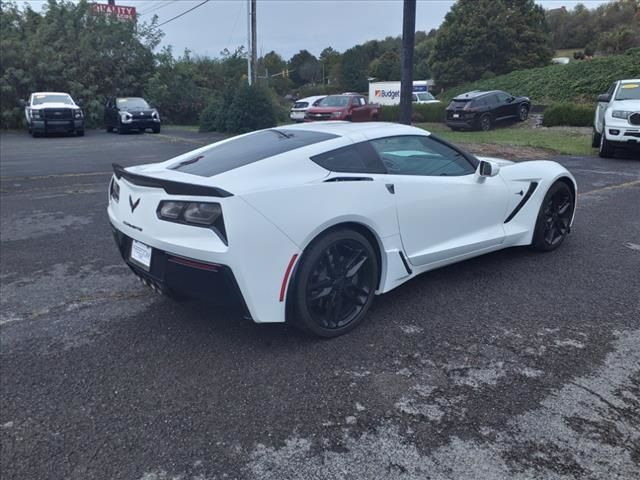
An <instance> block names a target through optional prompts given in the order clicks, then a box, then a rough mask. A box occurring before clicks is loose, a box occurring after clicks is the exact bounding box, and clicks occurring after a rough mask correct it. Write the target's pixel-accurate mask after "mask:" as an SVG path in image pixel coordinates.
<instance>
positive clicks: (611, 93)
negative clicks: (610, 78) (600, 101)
mask: <svg viewBox="0 0 640 480" xmlns="http://www.w3.org/2000/svg"><path fill="white" fill-rule="evenodd" d="M617 84H618V82H613V83H612V84H611V85H610V86H609V90H607V95H609V96H613V92H614V91H615V89H616V85H617Z"/></svg>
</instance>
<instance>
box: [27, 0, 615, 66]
mask: <svg viewBox="0 0 640 480" xmlns="http://www.w3.org/2000/svg"><path fill="white" fill-rule="evenodd" d="M202 1H203V0H116V5H123V6H133V7H136V10H137V13H138V18H139V21H145V20H147V21H148V20H150V19H151V17H152V16H153V15H158V20H159V22H160V23H161V22H165V21H167V20H170V19H171V18H172V17H175V16H176V15H179V14H181V13H182V12H184V11H186V10H189V9H190V8H192V7H195V6H196V5H198V4H199V3H201V2H202ZM536 1H537V3H539V4H540V5H542V6H543V7H544V8H557V7H561V6H565V7H567V8H568V9H570V8H573V7H574V6H575V5H576V4H578V3H583V4H585V5H586V6H587V7H589V8H594V7H596V6H598V5H600V4H602V3H606V0H586V1H584V0H583V1H582V2H579V1H563V0H536ZM19 3H23V4H24V3H29V4H30V5H31V7H32V8H33V9H34V10H40V8H41V6H42V4H43V3H46V2H45V0H22V1H20V2H19ZM97 3H107V0H98V2H97ZM402 3H403V2H402V0H257V8H256V19H257V20H256V21H257V35H258V42H257V43H258V56H260V55H262V54H265V53H267V52H269V51H271V50H275V51H276V52H278V53H279V54H280V55H282V56H283V57H284V58H285V59H289V58H291V57H292V56H293V55H294V54H295V53H297V52H298V51H300V50H301V49H307V50H309V51H310V52H311V53H313V54H314V55H316V56H317V55H319V54H320V52H321V51H322V50H323V49H324V48H325V47H329V46H330V47H333V48H334V49H335V50H338V51H340V52H343V51H344V50H346V49H348V48H350V47H352V46H354V45H356V44H358V43H362V42H365V41H367V40H373V39H381V38H384V37H386V36H389V35H391V36H397V35H400V34H401V32H402ZM453 3H455V2H454V1H451V0H418V2H417V7H416V30H426V31H429V30H430V29H432V28H437V27H438V26H439V25H440V24H441V23H442V21H443V20H444V16H445V15H446V13H447V12H448V11H449V9H450V8H451V5H453ZM161 28H162V30H163V31H164V33H165V36H164V38H163V41H162V44H161V45H171V46H172V47H173V51H174V54H181V53H182V52H183V51H184V50H185V49H186V48H188V49H189V50H190V51H191V52H192V53H193V54H196V55H202V56H211V57H217V56H219V55H220V52H221V51H222V50H223V49H225V48H227V49H229V50H230V51H233V50H235V48H236V47H238V46H240V45H244V46H246V45H247V0H209V1H208V2H207V3H205V4H204V5H202V6H201V7H198V8H196V9H195V10H193V11H192V12H189V13H187V14H185V15H184V16H182V17H180V18H178V19H176V20H172V21H170V22H168V23H167V24H166V25H164V26H163V27H161Z"/></svg>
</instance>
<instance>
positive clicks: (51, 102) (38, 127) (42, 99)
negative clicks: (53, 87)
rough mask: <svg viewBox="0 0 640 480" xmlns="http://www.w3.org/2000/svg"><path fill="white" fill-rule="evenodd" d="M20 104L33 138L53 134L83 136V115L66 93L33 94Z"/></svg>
mask: <svg viewBox="0 0 640 480" xmlns="http://www.w3.org/2000/svg"><path fill="white" fill-rule="evenodd" d="M22 104H23V106H24V115H25V118H26V120H27V127H28V129H29V133H30V134H31V135H33V136H34V137H37V136H39V135H40V134H47V133H54V132H59V133H75V134H76V135H78V136H79V137H81V136H82V135H84V114H83V113H82V109H81V108H80V106H79V105H77V104H76V102H74V101H73V98H71V95H69V94H68V93H62V92H35V93H32V94H31V95H30V96H29V100H27V101H23V102H22Z"/></svg>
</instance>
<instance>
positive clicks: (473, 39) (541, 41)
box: [430, 0, 553, 87]
mask: <svg viewBox="0 0 640 480" xmlns="http://www.w3.org/2000/svg"><path fill="white" fill-rule="evenodd" d="M552 55H553V51H552V49H551V45H550V37H549V34H548V32H547V25H546V22H545V15H544V10H543V9H542V7H540V6H539V5H536V4H535V2H534V0H459V1H458V2H457V3H456V4H454V5H453V7H452V8H451V10H450V11H449V13H447V15H446V17H445V20H444V22H443V24H442V25H441V26H440V28H439V29H438V33H437V35H436V38H435V43H434V45H433V53H432V54H431V57H430V60H431V67H432V71H433V74H434V77H435V79H436V82H437V83H438V84H439V85H441V86H444V87H448V86H451V85H456V84H459V83H464V82H468V81H473V80H477V79H479V78H481V77H482V76H483V75H486V74H487V73H488V72H489V74H495V75H500V74H504V73H508V72H511V71H513V70H519V69H524V68H532V67H538V66H543V65H547V64H548V63H549V61H550V60H551V57H552Z"/></svg>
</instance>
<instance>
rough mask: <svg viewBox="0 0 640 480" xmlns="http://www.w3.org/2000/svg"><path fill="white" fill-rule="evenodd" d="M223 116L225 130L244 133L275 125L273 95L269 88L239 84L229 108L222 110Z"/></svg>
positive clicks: (275, 115) (275, 112) (275, 111)
mask: <svg viewBox="0 0 640 480" xmlns="http://www.w3.org/2000/svg"><path fill="white" fill-rule="evenodd" d="M224 118H225V124H224V131H226V132H232V133H246V132H251V131H253V130H260V129H262V128H270V127H275V126H276V124H277V110H276V105H275V103H274V99H273V96H272V94H271V92H270V91H269V90H267V89H266V88H264V87H261V86H259V85H251V86H250V85H247V84H243V85H240V87H238V89H237V90H236V93H235V95H234V97H233V101H232V102H231V104H230V105H229V108H228V109H227V110H226V112H224ZM216 123H219V122H216Z"/></svg>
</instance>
